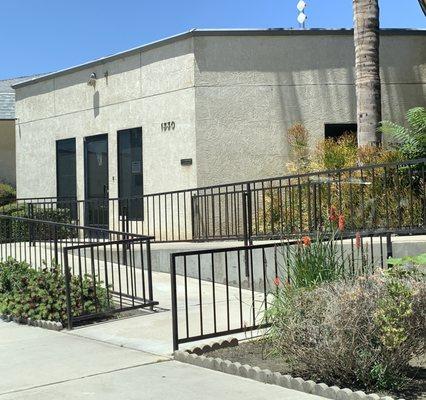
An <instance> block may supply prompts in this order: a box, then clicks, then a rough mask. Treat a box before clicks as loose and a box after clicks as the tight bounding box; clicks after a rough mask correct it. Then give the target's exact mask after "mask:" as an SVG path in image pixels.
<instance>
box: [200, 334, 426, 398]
mask: <svg viewBox="0 0 426 400" xmlns="http://www.w3.org/2000/svg"><path fill="white" fill-rule="evenodd" d="M272 350H273V349H272V348H271V346H270V345H269V344H267V343H265V341H264V340H262V339H256V340H246V341H240V342H239V344H238V346H231V347H225V348H219V349H216V350H211V351H208V352H206V353H203V355H204V356H205V357H209V358H220V359H222V360H229V361H231V362H233V363H240V364H241V365H250V366H253V367H255V366H256V367H259V368H260V369H262V370H269V371H271V372H273V373H274V372H279V373H280V374H282V375H291V376H292V377H299V376H300V377H301V378H303V379H304V380H306V381H308V380H311V379H312V377H311V376H309V375H308V374H304V373H301V372H297V373H295V372H294V371H293V368H292V366H291V364H290V363H287V362H286V361H285V360H284V359H282V358H281V357H278V356H274V355H273V354H271V352H272ZM406 376H407V378H408V380H407V382H406V383H405V385H404V386H403V387H401V388H395V389H394V390H388V391H383V390H382V391H376V393H377V394H378V395H379V396H380V397H382V396H393V397H395V398H404V399H406V400H411V399H412V400H414V399H415V400H420V399H426V356H425V355H424V354H423V356H421V357H417V358H414V359H412V360H411V361H410V367H409V369H408V370H407V375H406ZM320 381H321V382H323V381H322V380H318V382H320ZM324 383H326V384H327V385H328V386H330V387H331V386H333V385H336V382H331V381H325V382H324ZM340 387H341V388H346V387H347V388H350V389H351V390H352V391H353V392H355V391H357V390H363V391H365V389H364V388H360V387H356V386H355V385H354V384H353V383H350V384H346V385H345V384H342V383H340ZM366 392H367V393H370V391H366Z"/></svg>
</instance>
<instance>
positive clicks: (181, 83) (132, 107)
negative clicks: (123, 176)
mask: <svg viewBox="0 0 426 400" xmlns="http://www.w3.org/2000/svg"><path fill="white" fill-rule="evenodd" d="M193 58H194V56H193V50H192V39H188V40H182V41H179V42H175V43H173V44H169V45H165V46H162V47H158V48H155V49H150V50H148V51H144V52H139V53H136V54H132V55H129V56H124V57H122V58H119V59H115V60H113V61H110V62H108V61H105V62H103V63H100V64H98V65H96V66H92V67H89V68H85V69H81V70H78V71H75V72H70V73H68V74H64V75H60V76H56V77H53V78H51V79H48V80H42V81H41V82H37V83H33V84H31V85H28V86H24V87H21V88H17V90H16V98H17V105H16V113H17V117H18V124H17V130H16V144H17V190H18V196H19V197H42V196H56V167H55V166H56V154H55V153H56V150H55V141H56V140H58V139H64V138H71V137H75V138H76V139H77V140H76V147H77V185H78V190H77V192H78V197H79V198H84V156H83V154H84V148H83V138H84V137H85V136H90V135H95V134H101V133H108V135H109V136H108V140H109V143H108V145H109V149H108V151H109V191H110V197H116V196H117V194H118V193H117V192H118V187H117V157H116V154H117V131H118V130H120V129H126V128H134V127H140V126H141V127H142V130H143V173H144V191H145V193H151V192H155V191H162V190H170V189H180V188H186V187H190V186H195V185H196V174H195V169H194V167H182V166H181V165H180V159H181V158H193V159H194V161H195V159H196V154H195V115H194V108H195V106H194V101H195V100H194V81H193V78H194V73H193V65H194V61H193ZM92 72H95V73H96V75H97V77H98V79H97V84H96V87H95V89H94V88H92V87H90V86H88V85H87V81H88V79H89V76H90V74H91V73H92ZM106 72H108V75H107V76H105V73H106ZM167 121H175V124H176V128H175V130H173V131H166V132H163V131H162V130H161V123H162V122H167Z"/></svg>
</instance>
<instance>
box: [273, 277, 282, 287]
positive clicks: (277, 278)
mask: <svg viewBox="0 0 426 400" xmlns="http://www.w3.org/2000/svg"><path fill="white" fill-rule="evenodd" d="M280 283H281V279H280V278H279V277H278V276H276V277H275V278H274V285H275V286H280Z"/></svg>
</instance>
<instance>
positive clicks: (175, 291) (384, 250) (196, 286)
mask: <svg viewBox="0 0 426 400" xmlns="http://www.w3.org/2000/svg"><path fill="white" fill-rule="evenodd" d="M400 233H402V234H405V231H401V232H400ZM415 234H417V235H419V236H421V241H422V243H423V244H424V240H426V230H424V229H422V230H418V231H417V232H415ZM333 237H334V236H333ZM315 240H317V241H318V237H317V239H315V238H313V239H311V245H312V244H313V243H314V242H315ZM319 240H321V241H322V242H323V244H324V246H326V245H327V246H331V244H332V245H333V250H332V252H333V254H334V256H333V258H330V260H329V261H332V263H333V265H334V266H335V268H336V269H335V271H337V272H338V275H337V274H336V278H337V279H339V277H340V278H348V277H354V276H359V275H369V274H372V273H373V272H374V271H375V270H376V269H377V268H387V260H388V258H389V257H392V256H401V255H403V254H406V251H407V245H409V242H407V239H406V238H404V237H399V236H398V232H396V231H393V232H390V231H387V232H381V233H377V232H367V231H366V232H363V233H362V234H359V233H357V234H352V233H346V234H345V235H344V236H343V235H342V236H336V237H335V239H333V240H331V239H330V238H327V237H326V236H321V237H320V239H319ZM304 246H305V245H304V244H302V242H301V241H299V240H285V241H280V242H275V243H267V244H260V245H251V246H238V247H228V248H217V249H205V250H197V251H185V252H178V253H173V254H171V255H170V273H171V292H172V317H173V318H172V330H173V348H174V350H177V349H178V348H179V345H181V344H184V343H188V342H194V341H198V340H204V339H210V338H213V337H219V336H224V335H230V334H237V333H247V332H250V331H257V330H262V329H266V328H268V327H269V326H270V324H269V321H268V320H267V318H266V317H265V311H267V309H268V306H269V305H270V302H271V301H272V299H273V293H274V291H275V290H276V288H277V286H278V285H283V284H290V285H297V284H300V282H303V280H301V277H300V276H299V274H298V272H297V271H296V270H295V269H294V268H293V266H292V262H293V261H292V260H293V259H292V256H291V254H294V252H295V251H300V250H301V249H300V247H302V248H303V247H304ZM411 250H414V245H413V248H412V249H411ZM417 250H418V249H417ZM329 264H330V265H331V263H329ZM330 265H328V267H329V266H330ZM330 279H332V278H330Z"/></svg>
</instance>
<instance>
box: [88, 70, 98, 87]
mask: <svg viewBox="0 0 426 400" xmlns="http://www.w3.org/2000/svg"><path fill="white" fill-rule="evenodd" d="M87 86H93V87H95V86H96V73H95V72H92V73H91V74H90V77H89V80H88V81H87Z"/></svg>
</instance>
